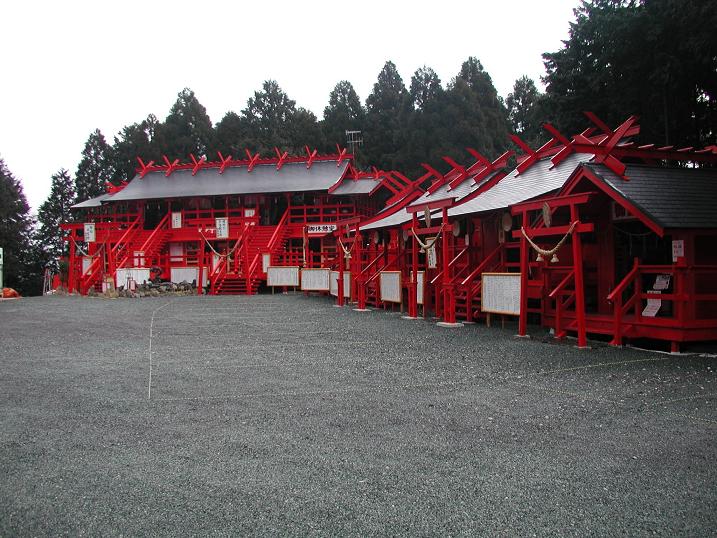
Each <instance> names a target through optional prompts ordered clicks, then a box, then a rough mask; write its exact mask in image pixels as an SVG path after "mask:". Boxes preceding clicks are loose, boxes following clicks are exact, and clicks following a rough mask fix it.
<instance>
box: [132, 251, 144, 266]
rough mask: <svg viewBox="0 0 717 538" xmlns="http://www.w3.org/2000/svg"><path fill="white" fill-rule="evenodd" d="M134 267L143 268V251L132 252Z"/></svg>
mask: <svg viewBox="0 0 717 538" xmlns="http://www.w3.org/2000/svg"><path fill="white" fill-rule="evenodd" d="M134 266H135V267H144V250H135V251H134Z"/></svg>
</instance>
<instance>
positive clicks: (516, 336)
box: [513, 334, 530, 338]
mask: <svg viewBox="0 0 717 538" xmlns="http://www.w3.org/2000/svg"><path fill="white" fill-rule="evenodd" d="M513 338H530V335H529V334H514V335H513Z"/></svg>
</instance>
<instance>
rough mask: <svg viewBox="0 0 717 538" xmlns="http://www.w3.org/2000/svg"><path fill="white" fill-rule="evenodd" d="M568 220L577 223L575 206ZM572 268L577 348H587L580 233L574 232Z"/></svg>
mask: <svg viewBox="0 0 717 538" xmlns="http://www.w3.org/2000/svg"><path fill="white" fill-rule="evenodd" d="M570 220H571V221H572V222H579V221H580V215H579V213H578V206H577V205H576V204H571V205H570ZM572 242H573V267H574V269H575V316H576V317H577V322H578V347H580V348H583V347H587V345H588V341H587V336H586V334H585V333H586V330H585V286H584V284H583V249H582V243H581V241H580V232H578V231H576V232H575V233H574V234H573V237H572Z"/></svg>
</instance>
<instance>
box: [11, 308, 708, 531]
mask: <svg viewBox="0 0 717 538" xmlns="http://www.w3.org/2000/svg"><path fill="white" fill-rule="evenodd" d="M514 332H515V328H514V326H508V327H506V328H504V329H501V328H499V327H498V328H497V327H493V328H486V327H484V326H482V325H471V326H466V327H463V328H460V329H445V328H440V327H437V326H436V325H435V324H434V323H432V322H430V321H424V320H418V321H409V320H404V319H401V316H400V314H399V313H390V312H384V311H374V312H369V313H358V312H354V311H353V310H352V309H350V308H343V309H339V308H335V307H333V306H332V304H331V302H330V301H329V300H328V299H326V298H320V297H304V296H302V295H260V296H253V297H177V298H172V299H167V298H157V299H141V300H127V299H125V300H123V299H119V300H106V299H87V298H77V297H46V298H31V299H22V300H18V301H5V302H0V339H1V341H2V346H1V347H0V362H1V364H2V376H0V473H1V477H2V479H1V480H0V536H42V535H130V536H136V535H153V536H156V535H177V536H179V535H181V536H186V535H203V536H206V535H245V534H253V535H255V534H260V535H267V534H269V535H300V536H305V535H322V536H337V535H360V536H365V535H408V536H415V535H487V536H516V535H528V536H533V535H537V536H555V535H561V536H593V535H594V536H614V535H619V534H624V535H631V536H634V535H638V536H639V535H655V534H657V535H664V536H680V535H682V536H699V535H714V533H715V529H716V528H717V511H716V510H715V508H716V507H717V487H716V486H717V480H716V478H717V476H716V474H717V471H716V468H715V465H714V462H715V460H717V443H715V433H716V432H717V377H716V375H715V369H717V358H715V357H714V356H709V355H706V354H693V355H681V356H673V355H666V354H659V353H656V352H644V351H637V350H631V349H614V348H610V347H607V346H604V345H598V344H595V345H594V346H593V347H592V349H589V350H577V349H575V348H574V347H573V346H571V345H565V344H561V345H557V344H553V343H547V342H543V341H542V338H540V337H538V338H533V339H517V338H514V337H513V333H514ZM150 335H151V336H150Z"/></svg>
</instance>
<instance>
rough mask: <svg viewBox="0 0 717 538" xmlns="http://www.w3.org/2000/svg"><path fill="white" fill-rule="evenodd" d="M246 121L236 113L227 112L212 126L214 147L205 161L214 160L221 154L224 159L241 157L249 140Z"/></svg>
mask: <svg viewBox="0 0 717 538" xmlns="http://www.w3.org/2000/svg"><path fill="white" fill-rule="evenodd" d="M250 138H251V137H250V135H249V125H248V123H247V121H246V120H245V119H244V118H242V117H241V116H240V115H239V114H237V113H236V112H227V113H226V114H225V115H224V117H223V118H222V119H221V120H220V121H219V122H217V124H216V125H215V126H214V146H213V148H212V149H211V150H210V151H209V153H208V154H207V159H209V160H210V161H211V160H214V159H216V158H217V157H218V155H217V152H221V153H222V155H223V156H224V157H228V156H230V155H231V156H233V157H235V158H236V157H242V156H243V154H244V148H246V147H247V146H248V145H249V143H248V141H249V139H250Z"/></svg>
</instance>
